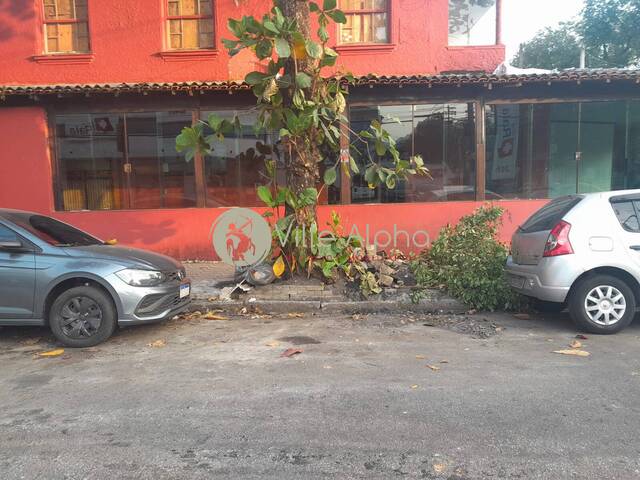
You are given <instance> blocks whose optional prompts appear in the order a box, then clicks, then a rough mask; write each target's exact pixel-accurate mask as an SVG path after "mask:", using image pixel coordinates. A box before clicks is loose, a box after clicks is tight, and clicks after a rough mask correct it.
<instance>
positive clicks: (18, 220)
mask: <svg viewBox="0 0 640 480" xmlns="http://www.w3.org/2000/svg"><path fill="white" fill-rule="evenodd" d="M9 220H10V221H11V222H13V223H15V224H16V225H17V226H19V227H21V228H23V229H25V230H27V231H28V232H30V233H32V234H33V235H35V236H36V237H38V238H39V239H41V240H43V241H45V242H47V243H49V244H50V245H54V246H56V247H84V246H87V245H102V244H103V242H101V241H100V240H98V239H97V238H95V237H92V236H91V235H89V234H88V233H85V232H83V231H82V230H78V229H77V228H74V227H72V226H71V225H67V224H66V223H62V222H59V221H58V220H55V219H53V218H51V217H45V216H44V215H11V216H10V218H9Z"/></svg>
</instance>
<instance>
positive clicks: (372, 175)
mask: <svg viewBox="0 0 640 480" xmlns="http://www.w3.org/2000/svg"><path fill="white" fill-rule="evenodd" d="M364 180H365V182H367V183H368V184H369V185H376V184H377V183H378V172H377V171H376V166H374V165H372V166H370V167H369V168H367V170H366V171H365V172H364Z"/></svg>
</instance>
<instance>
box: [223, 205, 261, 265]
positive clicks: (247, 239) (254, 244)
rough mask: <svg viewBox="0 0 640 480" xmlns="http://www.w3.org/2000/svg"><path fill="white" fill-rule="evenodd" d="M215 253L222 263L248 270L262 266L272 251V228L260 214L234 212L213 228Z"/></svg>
mask: <svg viewBox="0 0 640 480" xmlns="http://www.w3.org/2000/svg"><path fill="white" fill-rule="evenodd" d="M211 237H212V241H213V249H214V250H215V252H216V253H217V254H218V256H219V257H220V260H222V261H223V262H225V263H227V264H229V265H233V266H235V267H246V266H249V265H256V264H258V263H260V262H262V261H263V260H264V259H265V258H267V255H268V254H269V251H270V250H271V228H270V227H269V224H268V223H267V221H266V220H265V219H264V218H263V217H262V216H261V215H260V214H258V213H256V212H254V211H253V210H249V209H247V208H232V209H230V210H227V211H226V212H225V213H223V214H222V215H220V216H219V217H218V218H217V219H216V221H215V222H214V224H213V226H212V227H211Z"/></svg>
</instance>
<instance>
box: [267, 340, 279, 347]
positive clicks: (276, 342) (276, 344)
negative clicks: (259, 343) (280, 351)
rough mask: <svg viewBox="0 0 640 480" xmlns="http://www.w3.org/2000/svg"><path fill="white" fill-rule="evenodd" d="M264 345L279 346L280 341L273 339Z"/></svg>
mask: <svg viewBox="0 0 640 480" xmlns="http://www.w3.org/2000/svg"><path fill="white" fill-rule="evenodd" d="M265 345H266V346H267V347H278V346H280V342H278V341H276V340H273V341H271V342H268V343H265Z"/></svg>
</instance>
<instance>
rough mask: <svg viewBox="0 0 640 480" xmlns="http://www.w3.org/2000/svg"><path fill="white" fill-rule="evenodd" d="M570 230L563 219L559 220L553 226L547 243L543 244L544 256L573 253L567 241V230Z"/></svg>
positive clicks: (569, 226)
mask: <svg viewBox="0 0 640 480" xmlns="http://www.w3.org/2000/svg"><path fill="white" fill-rule="evenodd" d="M570 231H571V225H570V224H569V223H567V222H565V221H564V220H560V221H559V222H558V224H557V225H556V226H555V227H553V229H552V230H551V233H549V238H547V243H546V244H545V246H544V255H543V256H545V257H557V256H558V255H569V254H572V253H573V247H572V246H571V242H570V241H569V232H570Z"/></svg>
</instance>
